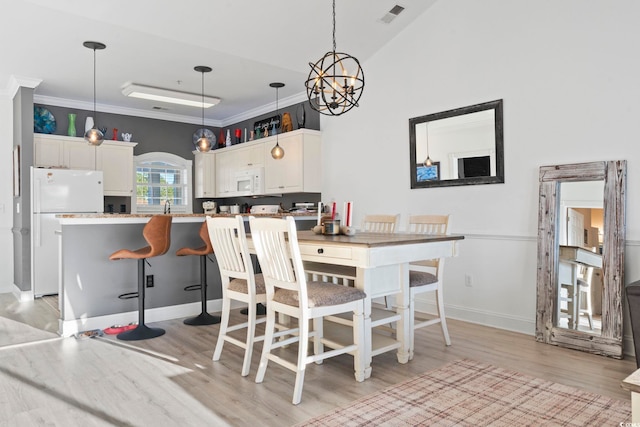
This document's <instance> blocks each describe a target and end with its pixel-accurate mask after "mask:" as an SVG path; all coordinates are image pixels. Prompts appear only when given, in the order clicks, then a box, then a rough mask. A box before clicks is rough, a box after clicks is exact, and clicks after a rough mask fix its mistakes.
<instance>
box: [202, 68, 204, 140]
mask: <svg viewBox="0 0 640 427" xmlns="http://www.w3.org/2000/svg"><path fill="white" fill-rule="evenodd" d="M202 136H204V71H203V72H202Z"/></svg>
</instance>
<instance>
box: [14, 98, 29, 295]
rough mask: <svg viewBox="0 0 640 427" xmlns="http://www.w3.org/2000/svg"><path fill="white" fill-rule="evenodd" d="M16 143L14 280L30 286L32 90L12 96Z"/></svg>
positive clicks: (24, 287)
mask: <svg viewBox="0 0 640 427" xmlns="http://www.w3.org/2000/svg"><path fill="white" fill-rule="evenodd" d="M13 146H14V147H18V149H19V150H20V195H19V196H18V197H14V198H13V228H12V229H11V231H12V233H13V254H14V255H13V283H14V284H15V285H16V286H17V287H18V289H20V290H21V291H28V290H30V289H31V240H30V229H31V215H30V212H31V184H30V182H31V179H30V168H31V166H32V165H33V89H31V88H25V87H20V88H19V89H18V91H17V93H16V95H15V97H14V98H13Z"/></svg>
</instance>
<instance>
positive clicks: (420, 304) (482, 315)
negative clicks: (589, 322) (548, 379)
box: [416, 300, 636, 358]
mask: <svg viewBox="0 0 640 427" xmlns="http://www.w3.org/2000/svg"><path fill="white" fill-rule="evenodd" d="M416 311H419V312H421V313H424V314H427V315H432V316H435V315H436V313H437V308H436V304H435V302H427V301H420V300H417V301H416ZM444 312H445V316H446V317H447V319H455V320H460V321H463V322H469V323H475V324H478V325H482V326H489V327H492V328H497V329H504V330H507V331H512V332H519V333H522V334H526V335H531V336H532V337H534V336H535V330H536V324H535V320H530V319H526V318H524V317H519V316H508V315H504V314H501V313H496V312H491V311H486V310H475V309H470V308H468V307H461V306H455V305H447V304H445V306H444ZM622 350H623V354H624V356H625V357H631V358H635V357H636V354H635V348H634V345H633V335H628V334H627V335H624V336H623V337H622Z"/></svg>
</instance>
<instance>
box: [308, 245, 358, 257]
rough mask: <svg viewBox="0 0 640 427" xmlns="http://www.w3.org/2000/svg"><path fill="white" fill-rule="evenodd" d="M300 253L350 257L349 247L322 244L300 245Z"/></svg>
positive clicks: (317, 255)
mask: <svg viewBox="0 0 640 427" xmlns="http://www.w3.org/2000/svg"><path fill="white" fill-rule="evenodd" d="M300 253H301V254H302V257H303V258H304V256H305V255H309V256H316V257H327V258H340V259H351V258H352V256H353V255H352V253H351V248H345V247H337V246H330V245H327V246H323V245H300Z"/></svg>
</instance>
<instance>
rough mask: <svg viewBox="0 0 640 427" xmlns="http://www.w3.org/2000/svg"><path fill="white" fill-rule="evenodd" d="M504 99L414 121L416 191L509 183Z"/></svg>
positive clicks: (411, 124)
mask: <svg viewBox="0 0 640 427" xmlns="http://www.w3.org/2000/svg"><path fill="white" fill-rule="evenodd" d="M502 123H503V122H502V100H501V99H500V100H497V101H491V102H485V103H483V104H476V105H471V106H468V107H462V108H457V109H455V110H449V111H443V112H440V113H435V114H429V115H426V116H420V117H414V118H412V119H409V147H410V150H409V151H410V172H411V188H428V187H447V186H457V185H474V184H498V183H503V182H504V151H503V145H504V142H503V126H502Z"/></svg>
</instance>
